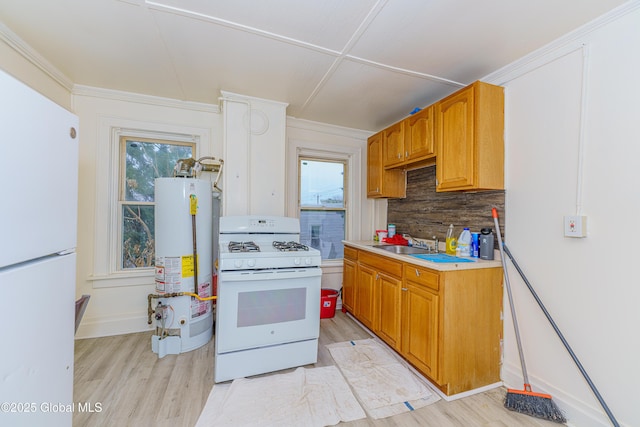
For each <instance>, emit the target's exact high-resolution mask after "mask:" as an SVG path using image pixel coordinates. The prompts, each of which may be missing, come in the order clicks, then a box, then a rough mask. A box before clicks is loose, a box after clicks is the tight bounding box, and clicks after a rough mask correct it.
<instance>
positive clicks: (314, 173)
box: [298, 157, 347, 259]
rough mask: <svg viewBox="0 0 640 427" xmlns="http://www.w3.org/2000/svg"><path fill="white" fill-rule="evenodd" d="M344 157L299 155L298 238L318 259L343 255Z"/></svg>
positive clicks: (344, 222) (344, 212)
mask: <svg viewBox="0 0 640 427" xmlns="http://www.w3.org/2000/svg"><path fill="white" fill-rule="evenodd" d="M346 169H347V165H346V161H343V160H325V159H318V158H305V157H300V158H299V165H298V170H299V171H300V177H299V185H298V188H299V199H298V200H299V208H300V241H301V242H302V243H304V244H306V245H308V246H310V247H312V248H315V249H318V250H319V251H320V253H321V254H322V259H339V258H343V254H344V248H343V245H342V240H344V239H345V224H346V213H347V210H346V201H345V194H346V191H345V187H346V185H345V183H346V180H345V177H346V175H347V174H346Z"/></svg>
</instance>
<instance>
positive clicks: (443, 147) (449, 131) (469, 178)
mask: <svg viewBox="0 0 640 427" xmlns="http://www.w3.org/2000/svg"><path fill="white" fill-rule="evenodd" d="M435 110H436V138H437V153H438V160H437V165H436V178H437V190H439V191H443V190H447V189H454V188H455V189H464V188H470V187H473V185H474V176H475V175H474V174H475V138H474V88H473V86H471V87H469V88H467V89H465V90H462V91H459V92H457V93H455V94H454V95H451V96H449V97H448V98H445V99H443V100H442V101H440V102H438V103H437V104H436V107H435Z"/></svg>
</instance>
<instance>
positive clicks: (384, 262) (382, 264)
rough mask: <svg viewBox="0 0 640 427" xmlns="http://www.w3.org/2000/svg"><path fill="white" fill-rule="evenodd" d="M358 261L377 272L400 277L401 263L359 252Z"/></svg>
mask: <svg viewBox="0 0 640 427" xmlns="http://www.w3.org/2000/svg"><path fill="white" fill-rule="evenodd" d="M358 261H359V262H360V263H363V264H368V265H370V266H371V267H373V268H374V269H376V270H377V271H380V272H384V273H387V274H390V275H391V276H395V277H402V263H401V262H398V261H394V260H392V259H390V258H387V257H385V256H380V255H373V254H371V253H369V252H365V251H360V253H359V254H358Z"/></svg>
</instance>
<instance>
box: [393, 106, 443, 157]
mask: <svg viewBox="0 0 640 427" xmlns="http://www.w3.org/2000/svg"><path fill="white" fill-rule="evenodd" d="M433 119H434V117H433V106H429V107H426V108H424V109H423V110H420V111H419V112H417V113H415V114H413V115H411V116H409V117H407V118H406V119H404V120H402V121H401V122H398V123H396V124H394V125H392V126H389V127H388V128H386V129H385V130H383V131H382V134H383V153H384V158H383V163H384V167H385V168H387V169H389V168H396V167H405V166H406V167H419V166H425V165H428V164H429V163H433V162H425V160H429V159H434V158H435V155H436V153H435V138H434V124H433Z"/></svg>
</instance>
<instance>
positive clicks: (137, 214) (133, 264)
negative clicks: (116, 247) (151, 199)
mask: <svg viewBox="0 0 640 427" xmlns="http://www.w3.org/2000/svg"><path fill="white" fill-rule="evenodd" d="M154 218H155V209H154V207H153V206H150V205H124V206H123V207H122V219H123V220H122V268H124V269H127V268H140V267H153V266H154V265H155V237H154V227H155V223H154Z"/></svg>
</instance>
